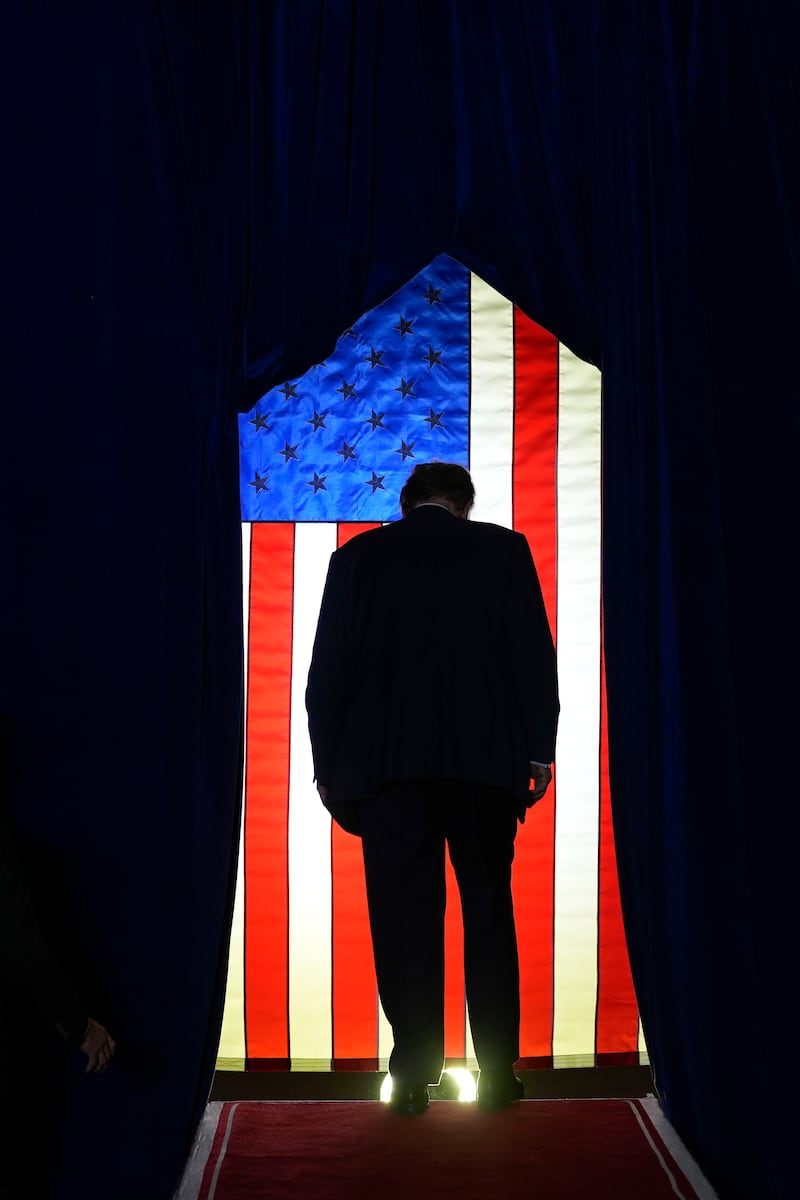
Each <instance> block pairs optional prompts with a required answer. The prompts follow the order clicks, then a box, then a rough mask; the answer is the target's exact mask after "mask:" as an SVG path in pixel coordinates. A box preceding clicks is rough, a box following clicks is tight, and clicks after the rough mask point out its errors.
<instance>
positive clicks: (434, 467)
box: [400, 462, 475, 514]
mask: <svg viewBox="0 0 800 1200" xmlns="http://www.w3.org/2000/svg"><path fill="white" fill-rule="evenodd" d="M436 499H442V500H449V501H450V503H451V504H452V505H453V507H454V508H457V509H458V510H459V511H468V510H469V509H470V508H472V505H473V503H474V502H475V488H474V486H473V483H472V480H471V478H470V474H469V471H467V470H466V468H465V467H461V466H459V465H458V463H445V462H430V463H417V465H416V467H414V470H413V471H412V472H411V474H410V475H409V477H408V479H407V480H406V482H405V485H404V487H403V490H402V492H401V493H400V510H401V512H403V513H404V514H405V513H409V512H411V510H412V508H416V507H417V505H418V504H425V503H426V502H428V501H430V500H436Z"/></svg>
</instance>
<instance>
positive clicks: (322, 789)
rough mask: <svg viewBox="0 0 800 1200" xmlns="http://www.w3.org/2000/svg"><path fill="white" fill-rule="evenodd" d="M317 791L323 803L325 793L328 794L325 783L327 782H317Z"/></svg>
mask: <svg viewBox="0 0 800 1200" xmlns="http://www.w3.org/2000/svg"><path fill="white" fill-rule="evenodd" d="M317 791H318V792H319V798H320V800H321V801H322V803H323V804H324V803H325V797H326V796H327V794H328V785H327V783H318V784H317Z"/></svg>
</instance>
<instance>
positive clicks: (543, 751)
mask: <svg viewBox="0 0 800 1200" xmlns="http://www.w3.org/2000/svg"><path fill="white" fill-rule="evenodd" d="M509 609H510V614H509V632H510V639H511V661H512V670H513V677H514V693H515V697H516V702H517V704H518V705H519V706H520V707H521V709H522V712H523V713H524V718H525V731H526V736H527V741H528V757H529V759H530V760H531V761H532V762H540V763H550V762H552V761H553V759H554V757H555V750H556V729H557V726H558V714H559V708H560V706H559V700H558V678H557V673H556V653H555V647H554V646H553V637H552V634H551V632H550V625H549V622H548V620H547V611H546V609H545V606H544V599H543V597H542V589H541V587H540V585H539V577H538V575H537V574H536V567H535V566H534V564H533V557H532V555H531V551H530V547H529V545H528V542H527V539H526V538H525V537H524V536H523V535H522V534H516V535H515V537H514V549H513V558H512V567H511V577H510V589H509Z"/></svg>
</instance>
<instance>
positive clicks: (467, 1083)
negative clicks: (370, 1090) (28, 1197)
mask: <svg viewBox="0 0 800 1200" xmlns="http://www.w3.org/2000/svg"><path fill="white" fill-rule="evenodd" d="M443 1073H444V1074H445V1075H449V1076H450V1078H451V1079H452V1080H453V1082H454V1083H455V1084H456V1086H457V1088H458V1102H459V1104H471V1103H472V1102H473V1101H474V1100H475V1099H476V1098H477V1095H478V1085H477V1083H476V1082H475V1076H474V1075H473V1074H472V1072H471V1071H467V1070H466V1068H464V1067H447V1068H446V1069H445V1071H444V1072H443ZM391 1098H392V1077H391V1075H389V1074H388V1073H387V1074H386V1075H384V1077H383V1082H382V1083H381V1091H380V1099H381V1103H383V1104H388V1103H389V1101H390V1100H391Z"/></svg>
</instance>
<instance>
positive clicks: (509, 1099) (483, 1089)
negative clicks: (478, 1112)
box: [478, 1070, 525, 1110]
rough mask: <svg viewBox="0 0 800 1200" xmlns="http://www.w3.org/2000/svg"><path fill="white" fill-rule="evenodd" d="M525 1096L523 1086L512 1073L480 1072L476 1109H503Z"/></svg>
mask: <svg viewBox="0 0 800 1200" xmlns="http://www.w3.org/2000/svg"><path fill="white" fill-rule="evenodd" d="M524 1095H525V1085H524V1083H523V1082H522V1080H521V1079H519V1078H518V1076H516V1075H515V1074H514V1072H513V1071H510V1070H509V1071H481V1073H480V1076H479V1078H478V1108H483V1109H486V1110H491V1109H496V1108H505V1107H506V1105H508V1104H512V1103H513V1102H514V1101H515V1100H521V1099H522V1097H523V1096H524Z"/></svg>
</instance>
